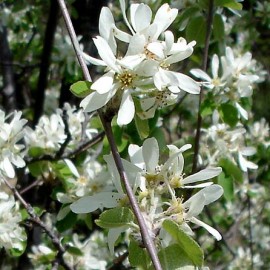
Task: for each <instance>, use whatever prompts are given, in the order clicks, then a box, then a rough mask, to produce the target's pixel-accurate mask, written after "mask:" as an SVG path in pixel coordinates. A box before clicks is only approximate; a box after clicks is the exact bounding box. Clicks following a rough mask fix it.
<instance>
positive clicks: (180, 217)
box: [167, 185, 223, 241]
mask: <svg viewBox="0 0 270 270" xmlns="http://www.w3.org/2000/svg"><path fill="white" fill-rule="evenodd" d="M222 194H223V189H222V187H221V186H219V185H211V186H208V187H205V188H203V189H201V190H200V191H198V192H197V193H196V194H194V195H193V196H192V197H190V198H189V199H188V200H187V201H185V202H182V200H181V199H179V198H173V199H172V203H171V205H170V207H169V208H168V210H167V213H170V212H171V213H173V215H172V216H171V218H172V219H173V220H175V221H176V222H178V223H180V224H181V225H182V224H183V225H182V226H183V229H185V230H187V229H188V227H187V224H186V223H187V222H192V223H194V224H196V225H199V226H201V227H203V228H205V229H206V230H207V231H208V232H209V233H211V234H212V235H213V236H214V237H215V238H216V239H217V240H218V241H219V240H221V235H220V233H219V232H218V231H217V230H216V229H214V228H212V227H211V226H209V225H208V224H206V223H204V222H202V221H201V220H199V219H198V218H197V216H198V215H199V214H200V213H201V212H202V210H203V208H204V206H206V205H208V204H210V203H212V202H214V201H216V200H217V199H219V198H220V197H221V196H222ZM183 222H184V223H183Z"/></svg>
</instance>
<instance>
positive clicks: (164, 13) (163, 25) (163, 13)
mask: <svg viewBox="0 0 270 270" xmlns="http://www.w3.org/2000/svg"><path fill="white" fill-rule="evenodd" d="M177 14H178V10H177V9H176V8H172V9H171V8H170V6H169V5H168V4H167V3H166V4H163V5H162V6H161V7H160V8H159V9H158V11H157V13H156V15H155V18H154V21H153V24H156V25H157V27H158V29H157V32H156V34H155V36H154V38H155V39H157V38H158V37H159V35H160V34H161V33H162V32H163V31H165V30H166V29H167V28H168V27H169V26H170V25H171V23H172V22H173V21H174V20H175V18H176V16H177Z"/></svg>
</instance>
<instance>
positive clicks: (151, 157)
mask: <svg viewBox="0 0 270 270" xmlns="http://www.w3.org/2000/svg"><path fill="white" fill-rule="evenodd" d="M142 154H143V159H144V162H145V166H146V170H147V171H148V172H149V173H154V172H155V168H156V166H157V165H158V160H159V147H158V142H157V140H156V139H155V138H148V139H146V140H145V141H144V143H143V147H142Z"/></svg>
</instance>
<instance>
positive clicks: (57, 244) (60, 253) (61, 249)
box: [4, 179, 73, 270]
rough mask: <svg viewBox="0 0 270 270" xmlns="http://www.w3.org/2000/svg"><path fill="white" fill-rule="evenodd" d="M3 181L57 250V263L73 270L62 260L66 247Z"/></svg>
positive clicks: (18, 194)
mask: <svg viewBox="0 0 270 270" xmlns="http://www.w3.org/2000/svg"><path fill="white" fill-rule="evenodd" d="M4 181H5V183H6V185H7V186H8V187H9V188H10V190H11V191H12V192H13V194H14V196H15V197H16V198H17V199H18V200H19V201H20V202H21V204H22V205H23V207H24V208H25V209H26V211H27V213H28V215H29V216H30V220H31V221H32V222H33V223H35V224H36V225H38V226H39V227H41V228H42V229H43V230H44V231H45V233H46V234H47V235H48V236H49V237H50V238H51V240H52V243H53V245H54V246H55V248H56V249H57V250H58V254H57V258H58V262H59V263H60V264H61V265H62V266H63V267H64V269H66V270H73V267H71V266H69V265H68V264H67V263H66V262H65V261H64V258H63V255H64V253H65V251H66V248H67V247H66V246H63V245H62V243H61V241H60V239H59V238H58V237H57V235H56V234H55V233H54V232H53V230H51V229H50V228H48V227H47V226H46V224H45V223H43V221H42V220H41V219H40V218H39V216H38V215H37V214H36V212H35V210H34V208H33V207H32V206H31V205H30V204H29V203H27V202H26V201H25V200H24V199H23V197H22V196H21V194H20V193H19V192H18V190H17V189H16V188H15V187H13V186H12V185H10V183H9V182H8V181H7V180H6V179H4Z"/></svg>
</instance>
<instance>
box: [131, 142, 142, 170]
mask: <svg viewBox="0 0 270 270" xmlns="http://www.w3.org/2000/svg"><path fill="white" fill-rule="evenodd" d="M128 154H129V156H130V160H131V162H132V163H133V164H135V165H136V166H138V167H139V168H141V169H143V168H144V160H143V155H142V147H139V146H138V145H136V144H130V145H129V147H128Z"/></svg>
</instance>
